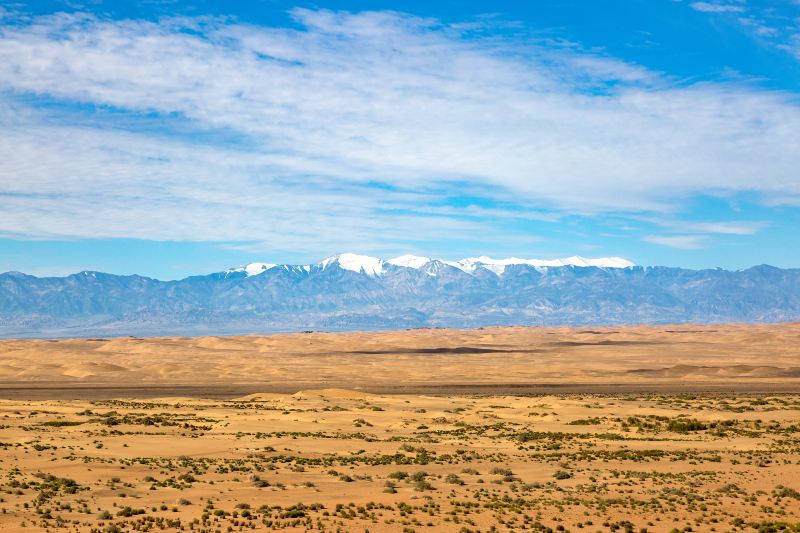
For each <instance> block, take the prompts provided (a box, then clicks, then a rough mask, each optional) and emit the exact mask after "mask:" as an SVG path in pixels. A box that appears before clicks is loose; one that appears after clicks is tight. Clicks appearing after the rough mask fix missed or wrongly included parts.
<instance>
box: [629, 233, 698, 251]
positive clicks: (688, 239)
mask: <svg viewBox="0 0 800 533" xmlns="http://www.w3.org/2000/svg"><path fill="white" fill-rule="evenodd" d="M706 240H707V238H706V237H704V236H702V235H648V236H646V237H645V238H644V241H646V242H650V243H653V244H660V245H662V246H669V247H670V248H678V249H681V250H696V249H698V248H702V247H703V244H704V243H705V241H706Z"/></svg>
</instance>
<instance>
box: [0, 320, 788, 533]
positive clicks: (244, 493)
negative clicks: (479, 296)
mask: <svg viewBox="0 0 800 533" xmlns="http://www.w3.org/2000/svg"><path fill="white" fill-rule="evenodd" d="M798 368H800V325H797V324H783V325H770V326H734V325H728V326H718V327H697V326H675V327H648V328H643V327H636V328H615V329H610V328H608V329H607V328H604V329H591V330H589V329H567V328H563V329H557V328H548V329H538V328H497V329H484V330H472V331H454V330H415V331H409V332H391V333H351V334H322V333H310V334H297V335H277V336H269V337H225V338H217V337H214V338H160V339H131V338H120V339H110V340H103V339H84V340H58V341H13V340H10V341H2V342H0V375H2V379H3V385H2V386H3V389H2V391H0V398H4V399H0V531H48V530H50V531H86V532H107V533H113V532H117V531H162V530H164V531H180V530H182V531H203V532H228V531H247V530H253V529H255V530H265V529H266V530H278V529H279V530H285V531H309V530H311V531H358V532H364V531H369V532H382V531H398V532H411V531H416V532H421V531H430V532H438V531H454V532H465V533H466V532H477V531H481V532H489V531H520V530H532V531H564V530H566V531H591V532H595V531H620V532H622V531H636V532H641V531H664V532H669V531H764V532H770V531H800V482H799V481H798V479H800V393H793V392H791V391H800V371H798ZM689 390H698V391H715V390H716V391H728V392H701V393H687V392H686V391H689ZM243 391H244V392H249V391H260V392H256V393H254V394H243ZM368 391H373V392H379V394H372V393H370V392H368ZM410 391H413V392H414V393H413V394H411V393H409V392H410ZM553 391H557V392H558V394H553ZM569 391H572V392H569ZM598 391H602V392H603V393H602V394H599V393H598ZM779 391H789V392H779ZM165 392H170V395H169V396H167V395H166V394H165ZM476 393H480V394H476ZM237 394H238V397H237ZM159 395H160V397H157V396H159ZM178 396H180V397H178Z"/></svg>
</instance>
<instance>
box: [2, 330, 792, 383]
mask: <svg viewBox="0 0 800 533" xmlns="http://www.w3.org/2000/svg"><path fill="white" fill-rule="evenodd" d="M798 361H800V325H798V324H775V325H716V326H694V325H681V326H663V327H624V328H620V327H614V328H591V329H589V328H521V327H516V328H484V329H478V330H436V329H422V330H412V331H390V332H369V333H304V334H302V333H298V334H284V335H270V336H239V337H198V338H189V337H162V338H144V339H140V338H130V337H125V338H113V339H63V340H4V341H0V389H6V390H7V389H9V388H13V389H17V390H18V389H20V388H21V387H36V386H44V385H47V386H62V387H80V388H86V387H115V386H119V387H188V386H192V387H197V388H198V390H202V389H203V388H204V387H205V388H206V389H208V390H209V391H210V392H214V390H216V389H219V388H220V387H223V388H225V389H226V390H228V389H234V390H230V394H232V395H234V396H243V395H245V394H248V393H251V392H258V391H263V392H297V391H298V390H301V389H309V388H348V389H360V390H364V391H367V392H370V391H371V392H392V391H396V392H402V391H412V390H413V391H421V390H426V391H435V390H436V389H437V388H439V389H440V390H441V391H445V390H454V391H460V392H469V391H472V392H481V391H485V390H492V391H494V392H500V391H502V390H507V391H511V392H515V393H518V392H525V390H524V387H525V386H527V385H530V386H534V385H537V386H550V387H560V386H571V387H577V388H580V387H581V386H587V387H590V386H595V385H596V386H602V387H606V388H608V387H613V386H614V385H618V386H619V387H627V388H637V387H638V388H639V389H641V390H646V389H647V388H648V387H651V388H653V390H664V388H665V387H666V388H669V387H671V386H674V387H700V388H702V387H704V386H708V387H710V389H713V388H714V387H734V388H737V387H739V388H741V387H744V388H745V389H747V390H753V387H757V386H763V387H764V388H765V390H773V388H775V387H778V388H780V389H786V390H800V367H798ZM470 387H472V388H470ZM504 387H505V389H503V388H504ZM487 388H488V389H487ZM574 390H578V389H574ZM587 390H594V389H591V388H587ZM604 390H605V389H604ZM2 394H3V392H2V390H0V395H2Z"/></svg>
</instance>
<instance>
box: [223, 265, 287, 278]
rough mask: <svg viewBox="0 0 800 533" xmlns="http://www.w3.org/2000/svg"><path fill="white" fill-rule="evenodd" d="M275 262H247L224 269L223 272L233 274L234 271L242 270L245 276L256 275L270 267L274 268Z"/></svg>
mask: <svg viewBox="0 0 800 533" xmlns="http://www.w3.org/2000/svg"><path fill="white" fill-rule="evenodd" d="M276 266H278V265H276V264H274V263H248V264H246V265H242V266H240V267H236V268H229V269H228V270H226V271H225V274H234V273H236V272H244V273H245V275H247V277H250V276H257V275H259V274H262V273H264V272H266V271H267V270H269V269H270V268H275V267H276Z"/></svg>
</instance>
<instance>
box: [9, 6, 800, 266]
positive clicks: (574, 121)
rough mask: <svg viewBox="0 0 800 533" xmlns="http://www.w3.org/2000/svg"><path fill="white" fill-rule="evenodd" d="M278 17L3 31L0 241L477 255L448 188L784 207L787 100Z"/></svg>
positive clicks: (50, 21) (574, 57)
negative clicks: (428, 243)
mask: <svg viewBox="0 0 800 533" xmlns="http://www.w3.org/2000/svg"><path fill="white" fill-rule="evenodd" d="M294 15H295V17H296V18H297V21H298V23H299V24H300V25H301V28H300V29H287V28H268V27H258V26H251V25H244V24H237V23H231V22H227V21H214V20H193V19H170V20H165V21H161V22H144V21H130V20H127V21H111V20H101V19H97V18H94V17H92V16H70V15H63V14H62V15H55V16H49V17H41V18H37V19H34V20H33V21H31V22H30V23H27V24H15V25H7V26H5V27H2V33H0V90H1V91H2V93H0V95H2V94H4V95H5V97H4V102H5V103H2V102H3V100H0V126H2V130H1V131H0V170H1V171H2V172H0V210H2V212H3V217H2V218H0V232H2V233H4V234H7V235H9V234H13V235H23V236H35V237H46V236H60V237H63V236H71V237H122V236H124V237H138V238H147V239H176V240H207V241H215V240H226V241H227V240H258V241H262V240H263V241H266V242H270V243H274V245H275V246H286V247H291V246H304V247H306V248H308V249H310V248H311V247H315V246H317V247H322V248H325V249H332V250H333V251H336V250H340V249H347V248H349V247H350V244H352V243H355V242H359V243H372V245H374V246H375V247H379V246H381V243H384V242H387V241H391V240H394V241H395V242H402V241H403V240H404V239H405V240H412V239H416V240H419V239H423V240H424V239H447V238H452V237H454V236H457V235H459V234H464V233H465V232H470V231H474V230H476V229H477V228H482V230H483V232H484V233H485V232H486V222H482V223H481V224H479V223H478V222H474V221H470V220H468V219H465V218H460V217H458V216H449V215H447V214H445V215H442V216H439V215H437V214H435V212H436V209H435V206H440V205H441V199H442V196H443V195H444V191H447V190H448V188H451V189H452V188H454V187H458V188H465V189H467V190H471V189H474V190H475V191H477V193H476V194H479V195H484V196H487V195H489V196H493V197H496V198H500V199H504V200H513V201H518V202H521V203H525V204H530V203H535V204H537V205H540V206H549V207H551V208H555V209H558V210H564V211H570V212H583V213H591V212H601V211H606V210H614V211H623V212H625V211H642V210H666V209H670V208H672V207H673V206H674V205H675V202H676V201H678V200H680V199H681V198H683V197H684V196H685V195H688V194H693V193H696V192H714V191H734V192H736V191H755V192H759V193H762V194H766V195H784V194H785V195H797V194H800V176H798V173H797V171H796V169H797V168H800V153H798V151H797V150H796V145H795V137H796V132H797V131H800V108H798V106H797V103H796V102H795V101H793V99H792V98H791V97H790V95H787V94H782V93H778V92H768V91H760V90H756V89H753V88H748V87H744V86H739V85H735V84H724V83H718V84H712V83H706V84H696V85H691V86H681V85H674V84H673V82H672V81H671V80H670V79H669V78H666V77H664V76H663V75H661V74H659V73H655V72H652V71H648V70H646V69H644V68H642V67H640V66H637V65H630V64H627V63H624V62H621V61H618V60H615V59H613V58H607V57H603V56H599V55H596V54H591V53H586V52H582V51H580V50H579V49H576V48H574V47H570V48H564V49H554V48H553V47H552V46H544V45H541V46H539V45H531V44H530V43H517V42H508V41H505V42H504V41H499V40H498V39H482V38H477V37H469V38H468V37H467V36H465V35H462V34H461V33H459V29H458V28H456V27H447V26H443V25H442V24H440V23H438V22H436V21H430V20H423V19H419V18H415V17H411V16H406V15H400V14H396V13H361V14H347V13H333V12H327V11H308V10H297V11H295V12H294ZM31 94H33V95H39V96H40V97H45V98H52V99H55V101H56V102H57V103H58V104H59V105H57V106H54V107H51V108H47V109H44V108H39V107H37V106H36V105H35V104H31V103H30V101H31V99H30V98H29V97H27V96H28V95H31ZM23 97H24V98H23ZM26 102H27V103H26ZM65 102H67V103H68V102H79V103H86V104H92V105H95V106H100V109H99V112H97V113H94V112H85V111H76V110H74V109H72V108H71V107H70V106H69V105H64V103H65ZM208 139H214V141H213V142H212V141H209V140H208ZM376 183H377V184H380V187H373V186H371V185H373V184H376ZM410 191H413V192H410ZM426 205H427V207H425V206H426ZM432 206H433V207H432ZM466 214H469V213H466ZM487 238H488V235H487ZM669 238H671V239H675V238H674V237H669ZM653 242H655V241H653ZM361 248H362V249H370V245H369V244H364V245H363V246H362V247H361ZM373 249H374V248H373Z"/></svg>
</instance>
